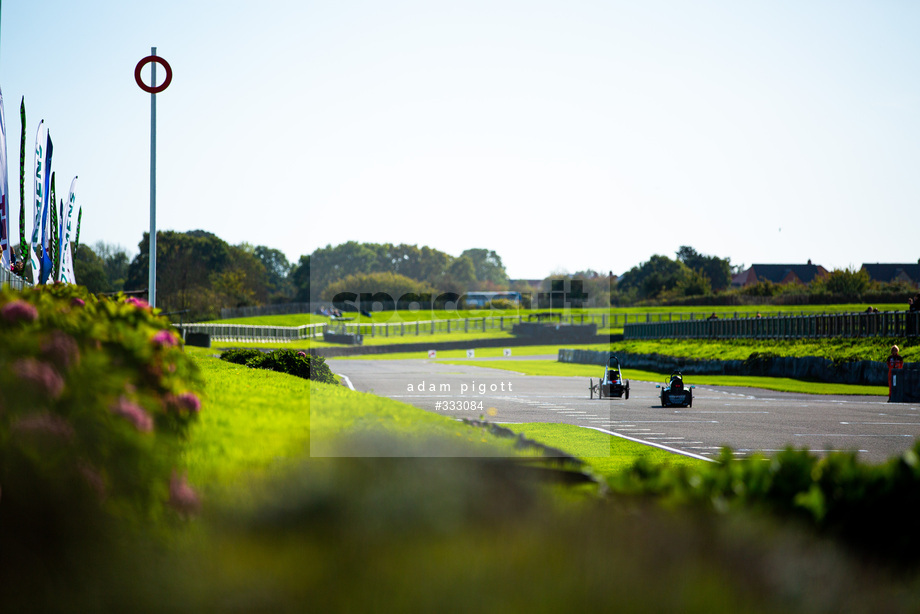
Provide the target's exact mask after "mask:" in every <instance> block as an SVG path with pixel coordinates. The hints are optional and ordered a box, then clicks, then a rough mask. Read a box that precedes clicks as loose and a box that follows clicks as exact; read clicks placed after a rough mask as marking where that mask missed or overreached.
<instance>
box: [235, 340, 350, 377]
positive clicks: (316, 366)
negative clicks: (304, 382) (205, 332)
mask: <svg viewBox="0 0 920 614" xmlns="http://www.w3.org/2000/svg"><path fill="white" fill-rule="evenodd" d="M220 359H221V360H225V361H227V362H232V363H234V364H238V365H246V366H247V367H250V368H253V369H268V370H269V371H278V372H280V373H287V374H289V375H296V376H297V377H302V378H304V379H311V380H313V381H316V382H322V383H324V384H335V383H336V379H335V375H333V374H332V371H331V370H330V369H329V365H327V364H326V359H325V358H323V357H322V356H312V355H310V354H307V353H306V352H303V351H295V350H274V351H271V352H268V353H266V352H260V351H259V350H257V349H254V348H247V349H240V350H225V351H224V352H222V353H221V355H220Z"/></svg>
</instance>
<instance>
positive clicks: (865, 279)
mask: <svg viewBox="0 0 920 614" xmlns="http://www.w3.org/2000/svg"><path fill="white" fill-rule="evenodd" d="M871 285H872V278H871V277H869V273H868V272H867V271H866V270H865V269H860V270H858V271H857V270H855V269H851V268H847V269H834V270H833V271H831V272H830V274H828V275H818V276H816V277H815V278H814V279H813V280H812V281H811V283H810V284H809V288H810V289H811V291H812V292H813V293H816V294H823V293H829V294H837V295H841V296H846V297H849V298H851V299H853V300H859V297H860V296H861V295H862V294H863V292H866V291H867V290H869V288H870V286H871Z"/></svg>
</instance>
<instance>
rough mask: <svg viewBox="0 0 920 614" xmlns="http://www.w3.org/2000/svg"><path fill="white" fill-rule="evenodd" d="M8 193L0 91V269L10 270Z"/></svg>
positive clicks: (4, 115)
mask: <svg viewBox="0 0 920 614" xmlns="http://www.w3.org/2000/svg"><path fill="white" fill-rule="evenodd" d="M11 256H12V248H11V247H10V191H9V184H8V182H7V170H6V112H5V111H4V110H3V92H2V91H0V268H2V269H3V270H4V271H9V270H10V262H11V260H12V258H11Z"/></svg>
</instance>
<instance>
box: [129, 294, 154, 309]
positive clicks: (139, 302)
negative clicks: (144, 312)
mask: <svg viewBox="0 0 920 614" xmlns="http://www.w3.org/2000/svg"><path fill="white" fill-rule="evenodd" d="M125 303H126V304H128V305H134V306H135V307H137V308H138V309H149V308H150V305H149V304H148V303H147V301H145V300H143V299H139V298H134V297H133V296H129V297H128V298H126V299H125Z"/></svg>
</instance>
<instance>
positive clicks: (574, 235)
mask: <svg viewBox="0 0 920 614" xmlns="http://www.w3.org/2000/svg"><path fill="white" fill-rule="evenodd" d="M0 18H2V21H0V87H2V90H3V95H4V102H5V107H6V123H7V141H8V155H9V161H10V165H9V166H10V177H9V183H10V192H11V195H12V212H13V215H12V217H13V219H14V223H13V236H14V237H15V236H17V234H18V231H17V228H18V225H17V223H16V220H18V212H19V198H18V161H19V130H20V123H19V101H20V98H21V97H22V96H23V95H24V96H25V100H26V108H27V113H28V120H27V123H28V126H27V137H26V143H27V151H28V155H27V157H26V166H27V168H28V167H30V166H31V164H32V147H33V145H34V140H35V129H36V127H37V125H38V120H39V119H42V118H43V119H44V120H45V123H46V125H47V126H48V128H49V129H50V131H51V136H52V139H53V140H54V170H55V171H56V172H57V175H58V182H57V183H58V195H59V197H61V198H63V197H66V189H67V186H69V183H70V179H71V178H72V177H73V175H79V177H80V178H79V180H78V185H77V200H78V202H79V203H81V204H82V206H83V211H84V213H83V231H82V237H81V240H82V241H83V242H84V243H89V244H92V243H95V242H96V241H105V242H108V243H112V244H118V245H122V246H124V247H125V248H127V249H128V251H129V253H130V254H131V255H132V256H133V254H135V253H136V252H137V245H138V243H139V242H140V240H141V238H142V235H143V233H144V231H146V230H147V229H148V218H149V209H148V206H149V205H148V198H149V194H148V186H149V175H148V173H149V129H150V116H149V114H150V97H149V95H148V94H145V93H143V92H142V91H141V90H140V89H139V88H138V86H137V85H136V84H135V83H134V79H133V70H134V66H135V64H136V63H137V61H138V60H139V59H140V58H142V57H144V56H145V55H148V54H149V52H150V47H151V46H156V47H157V50H158V54H159V55H161V56H163V57H164V58H166V59H167V60H168V61H169V62H170V64H171V65H172V67H173V69H174V78H173V82H172V85H170V87H169V89H167V90H166V91H165V92H164V93H163V94H161V95H159V96H158V99H157V111H158V183H157V185H158V196H157V201H158V227H159V228H160V229H161V230H163V229H172V230H179V231H184V230H192V229H198V228H200V229H204V230H209V231H211V232H214V233H215V234H217V235H218V236H220V237H221V238H223V239H225V240H226V241H228V242H230V243H241V242H244V241H245V242H249V243H252V244H254V245H267V246H269V247H274V248H278V249H281V250H282V251H283V252H285V254H287V256H288V258H289V259H290V260H291V261H296V260H297V259H298V258H299V257H300V255H302V254H308V253H310V252H312V251H313V250H314V249H315V248H317V247H322V246H325V245H326V244H333V245H335V244H338V243H342V242H344V241H347V240H350V239H354V240H358V241H368V242H392V243H414V244H419V245H430V246H432V247H436V248H438V249H441V250H443V251H446V252H448V253H451V254H453V255H459V253H460V252H461V251H463V250H464V249H467V248H470V247H486V248H489V249H494V250H496V251H498V253H499V255H500V256H501V257H502V259H503V260H504V263H505V265H506V268H507V270H508V272H509V274H510V275H511V276H512V277H525V278H531V277H533V278H537V277H543V276H545V275H547V274H549V273H550V272H553V271H556V270H563V269H564V270H567V271H569V272H574V271H577V270H581V269H586V268H593V269H596V270H602V271H606V270H613V271H614V273H622V272H624V271H626V270H628V269H629V268H631V267H632V266H634V265H636V264H638V263H640V262H642V261H644V260H647V259H648V258H649V257H650V256H651V255H653V254H656V253H657V254H665V255H668V256H671V257H673V255H674V252H675V251H676V250H677V249H678V247H679V246H681V245H691V246H693V247H694V248H696V249H697V250H698V251H700V252H702V253H705V254H712V255H717V256H720V257H723V258H725V257H728V258H731V261H732V263H733V264H742V263H743V264H748V265H749V264H751V263H753V262H765V263H776V262H804V261H806V260H807V259H809V258H810V259H812V260H813V261H814V262H815V263H818V264H823V265H824V266H825V267H827V268H829V269H832V268H843V267H847V266H855V267H858V266H859V265H860V264H862V263H863V262H879V261H880V262H916V261H917V259H918V258H920V249H918V248H917V243H915V241H916V238H915V237H916V235H915V231H916V229H917V226H918V222H917V215H918V211H920V172H918V169H920V79H918V75H920V36H918V32H920V3H917V2H912V1H878V2H864V1H860V2H846V1H837V0H835V1H828V2H824V1H820V2H819V1H809V0H799V1H789V2H782V1H779V2H778V1H770V2H766V1H751V2H734V1H729V0H724V1H717V2H707V1H693V2H682V1H681V2H678V1H674V2H668V1H654V0H652V1H641V2H640V1H635V0H631V1H628V2H605V1H578V0H574V1H566V2H562V1H555V2H540V1H533V0H528V1H505V0H490V1H482V2H480V1H463V2H446V1H432V0H427V1H405V0H387V1H378V2H361V1H355V0H336V1H331V0H330V1H326V2H308V1H295V0H263V1H262V2H238V1H229V2H219V3H218V2H202V1H200V0H183V1H182V2H179V1H172V0H164V1H161V2H157V3H149V2H134V1H131V2H124V1H115V0H86V1H82V2H71V1H66V2H65V1H42V2H28V3H27V2H11V1H9V0H7V2H5V3H3V5H2V17H0ZM159 72H160V75H162V71H159ZM144 74H145V75H146V74H147V71H145V73H144ZM26 188H27V189H26V201H27V202H28V203H30V206H29V208H28V209H27V218H30V216H31V214H32V212H31V200H32V190H31V183H29V182H27V186H26ZM28 230H29V231H31V224H29V225H28Z"/></svg>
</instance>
